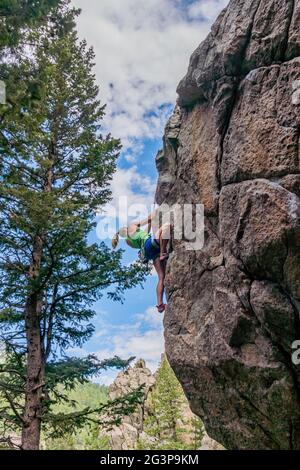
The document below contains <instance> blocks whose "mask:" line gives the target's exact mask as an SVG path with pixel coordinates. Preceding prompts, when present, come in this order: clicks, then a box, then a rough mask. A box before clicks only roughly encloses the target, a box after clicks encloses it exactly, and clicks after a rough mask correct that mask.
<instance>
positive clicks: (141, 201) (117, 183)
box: [97, 166, 155, 239]
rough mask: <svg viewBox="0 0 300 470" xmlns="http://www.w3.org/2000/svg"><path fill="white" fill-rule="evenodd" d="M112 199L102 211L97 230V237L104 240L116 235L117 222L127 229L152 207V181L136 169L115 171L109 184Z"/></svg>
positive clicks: (144, 216)
mask: <svg viewBox="0 0 300 470" xmlns="http://www.w3.org/2000/svg"><path fill="white" fill-rule="evenodd" d="M111 191H112V200H111V201H110V203H109V204H107V206H105V207H104V208H103V209H101V212H100V213H99V215H101V217H100V221H99V224H98V227H97V234H98V236H99V238H101V239H105V238H106V235H108V238H109V237H111V236H113V235H114V234H115V233H116V229H117V225H116V224H117V223H118V224H119V225H120V226H127V225H128V224H129V221H130V220H131V221H132V220H133V219H143V218H146V217H147V215H148V214H149V213H150V212H151V210H152V207H153V204H154V193H155V181H153V180H152V179H151V178H149V177H148V176H146V175H143V174H141V173H139V172H138V168H137V167H136V166H132V167H131V168H127V169H122V168H118V169H117V171H116V173H115V174H114V177H113V180H112V183H111Z"/></svg>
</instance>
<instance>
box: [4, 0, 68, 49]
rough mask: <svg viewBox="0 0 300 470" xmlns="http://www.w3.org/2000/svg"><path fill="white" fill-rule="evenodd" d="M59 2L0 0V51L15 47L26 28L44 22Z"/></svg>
mask: <svg viewBox="0 0 300 470" xmlns="http://www.w3.org/2000/svg"><path fill="white" fill-rule="evenodd" d="M59 3H60V0H0V49H1V48H3V47H15V46H17V45H18V43H19V41H20V39H21V38H22V33H23V32H24V30H25V29H26V28H28V27H33V26H36V25H38V24H39V23H41V22H42V21H44V20H45V17H46V15H47V14H48V13H49V12H50V11H51V9H53V8H55V7H56V6H57V5H58V4H59Z"/></svg>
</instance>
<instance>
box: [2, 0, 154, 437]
mask: <svg viewBox="0 0 300 470" xmlns="http://www.w3.org/2000/svg"><path fill="white" fill-rule="evenodd" d="M13 3H14V4H15V7H16V8H17V4H18V5H21V4H23V3H24V2H21V1H19V2H18V1H15V2H13ZM25 3H26V4H28V5H29V4H30V3H33V2H25ZM34 3H39V4H40V5H41V10H40V15H42V13H41V12H44V11H45V10H43V8H46V6H47V2H46V1H45V2H34ZM48 3H51V2H48ZM53 3H54V2H53ZM68 3H69V2H68V1H63V2H60V7H59V9H58V10H55V12H56V13H55V12H52V15H51V17H48V18H47V21H46V23H45V24H43V25H42V26H41V27H40V28H39V29H35V30H32V31H31V36H30V38H31V41H32V48H31V50H30V52H29V54H28V56H27V57H26V55H25V54H21V55H19V56H18V57H17V59H18V60H17V61H16V63H14V64H13V65H11V64H10V63H7V64H6V72H7V73H9V76H10V80H9V86H8V104H7V105H6V106H5V107H4V108H3V109H2V114H1V116H0V117H1V119H0V122H1V129H0V169H1V177H0V341H1V342H2V343H3V344H4V345H5V363H4V364H3V366H2V370H0V375H1V380H0V399H2V400H3V401H2V403H3V407H2V409H0V412H1V415H2V419H3V423H4V424H3V426H4V428H5V432H10V431H12V432H14V431H15V429H16V426H17V427H19V428H24V426H25V425H24V402H25V398H26V397H28V393H29V392H28V390H29V389H31V386H30V387H28V380H29V379H28V374H29V371H32V370H33V367H35V369H36V371H37V372H34V373H35V374H36V376H33V377H32V380H33V382H35V383H36V384H37V385H36V386H37V390H38V389H41V390H42V394H41V397H40V398H39V399H40V400H41V401H42V408H41V413H40V412H39V411H38V412H37V413H36V414H38V415H39V419H41V420H42V422H43V426H44V428H45V430H46V431H47V432H48V433H51V432H52V434H53V436H54V437H59V436H63V435H64V433H74V431H75V429H76V428H77V427H78V428H82V427H83V426H84V425H85V423H86V422H90V423H92V422H93V418H92V415H93V413H95V412H97V414H98V415H99V414H101V413H104V412H105V413H106V414H107V415H109V417H110V419H111V421H112V422H114V421H116V422H118V420H119V419H120V416H121V415H122V413H123V414H124V413H125V414H126V413H129V412H130V410H131V411H132V410H133V409H134V406H136V403H137V401H138V400H139V396H140V391H137V392H136V393H133V394H131V396H128V397H124V398H123V399H122V400H117V401H115V402H114V403H112V404H110V405H109V404H105V405H102V406H100V407H98V408H97V410H91V409H90V408H89V407H87V408H86V409H84V410H80V411H75V412H70V413H69V414H67V415H65V414H64V413H59V412H55V407H56V406H57V405H58V404H59V403H67V402H68V401H70V395H69V390H73V389H74V387H75V385H76V384H77V383H78V382H80V383H84V382H86V381H87V380H89V379H90V378H91V377H92V376H95V375H97V374H99V373H100V372H101V370H102V369H106V368H107V367H109V366H110V365H112V366H113V367H117V368H119V367H120V366H122V367H123V366H124V364H125V362H126V361H121V362H120V359H118V360H116V358H113V359H112V360H108V361H105V362H101V361H99V360H97V358H95V357H92V356H90V357H88V358H70V357H68V355H67V351H68V350H69V349H70V348H73V347H81V346H82V345H83V344H84V342H85V341H87V340H88V339H89V338H90V337H91V335H92V334H93V332H94V326H93V323H92V320H93V317H94V315H95V311H94V308H93V305H94V304H95V302H97V301H99V300H100V299H101V298H102V296H103V295H104V294H106V295H107V296H108V297H109V298H111V299H112V300H114V301H122V299H123V293H124V291H125V290H126V289H129V288H131V287H133V286H135V285H137V284H138V283H141V282H142V281H143V279H144V275H145V274H146V269H144V268H142V267H140V266H138V265H134V266H130V267H125V266H123V265H122V254H123V253H122V251H116V252H112V251H111V250H110V249H109V248H108V247H107V246H106V245H105V244H104V243H99V244H97V243H93V244H90V243H89V242H88V237H89V234H90V233H91V231H92V230H94V228H95V211H96V209H97V208H99V207H101V206H103V205H105V204H106V203H107V202H108V201H109V200H110V197H111V192H110V188H109V185H110V181H111V179H112V176H113V173H114V171H115V169H116V161H117V158H118V155H119V151H120V148H121V146H120V142H119V141H118V140H116V139H113V138H112V137H111V136H110V135H108V136H103V135H102V134H101V126H102V119H103V116H104V106H102V105H101V103H100V102H99V99H98V91H99V90H98V87H97V85H96V83H95V76H94V72H93V66H94V52H93V50H92V49H89V48H87V45H86V42H85V41H81V42H80V41H78V39H77V34H76V31H75V29H74V24H75V18H76V16H77V14H78V12H77V11H75V10H72V9H68ZM0 5H2V8H4V7H5V8H7V9H9V8H10V7H9V2H5V3H1V4H0ZM0 11H1V9H0ZM13 11H14V12H15V11H16V10H13ZM36 13H37V15H38V12H36ZM24 14H25V13H24ZM8 16H9V15H8ZM62 19H63V20H64V21H62ZM1 24H2V26H3V23H1ZM5 24H7V23H5ZM29 97H30V98H29ZM32 338H34V340H35V341H36V344H35V346H34V347H32ZM29 347H32V354H36V352H37V351H38V352H39V356H38V355H36V356H35V357H34V358H33V356H32V354H27V352H28V351H29V350H28V348H29ZM121 363H122V365H121ZM33 375H34V374H33ZM40 377H42V383H39V382H40ZM59 384H62V385H63V391H62V390H61V389H60V388H59ZM66 391H68V393H66ZM34 392H35V390H34ZM31 393H32V392H31ZM27 424H28V423H26V426H27ZM27 427H28V426H27Z"/></svg>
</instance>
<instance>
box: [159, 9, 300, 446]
mask: <svg viewBox="0 0 300 470" xmlns="http://www.w3.org/2000/svg"><path fill="white" fill-rule="evenodd" d="M178 95H179V99H178V104H177V106H176V108H175V111H174V114H173V116H172V118H171V119H170V121H169V123H168V124H167V127H166V132H165V136H164V148H163V150H162V151H161V152H160V153H159V154H158V156H157V168H158V171H159V179H158V186H157V192H156V200H157V202H158V203H163V202H166V203H168V204H170V205H172V204H176V203H181V204H184V203H203V204H204V206H205V224H206V230H205V245H204V248H203V249H202V251H186V250H185V248H184V244H183V243H182V242H178V241H176V240H175V242H174V253H173V255H172V256H171V258H170V260H169V263H168V274H167V279H166V285H167V292H168V296H169V302H168V308H167V311H166V315H165V338H166V350H167V356H168V359H169V362H170V364H171V365H172V367H173V369H174V371H175V372H176V375H177V377H178V378H179V380H180V382H181V384H182V386H183V388H184V390H185V393H186V395H187V397H188V399H189V402H190V405H191V408H192V410H193V412H194V413H196V414H197V415H198V416H200V417H201V418H202V420H203V421H204V424H205V426H206V429H207V432H208V434H209V435H210V436H211V437H212V438H214V439H216V440H218V441H219V442H222V443H223V444H224V446H225V447H226V448H229V449H300V386H299V380H300V370H299V366H297V365H295V364H293V362H292V360H291V355H292V349H291V348H292V343H293V342H294V341H295V340H299V339H300V317H299V312H300V163H299V161H300V151H299V148H300V147H299V140H300V106H299V105H300V0H231V1H230V3H229V5H228V7H227V8H226V9H225V10H223V11H222V13H221V14H220V16H219V17H218V19H217V20H216V22H215V24H214V25H213V27H212V30H211V33H210V34H209V35H208V37H207V38H206V39H205V41H204V42H203V43H202V44H200V46H199V47H198V48H197V49H196V51H195V52H194V53H193V55H192V57H191V60H190V65H189V68H188V72H187V75H186V76H185V78H184V79H183V80H182V81H181V82H180V84H179V86H178Z"/></svg>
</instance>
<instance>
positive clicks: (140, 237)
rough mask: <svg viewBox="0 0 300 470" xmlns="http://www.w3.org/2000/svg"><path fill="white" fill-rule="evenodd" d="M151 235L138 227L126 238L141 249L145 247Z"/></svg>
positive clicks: (133, 245) (134, 246)
mask: <svg viewBox="0 0 300 470" xmlns="http://www.w3.org/2000/svg"><path fill="white" fill-rule="evenodd" d="M149 237H150V235H149V233H147V232H145V230H141V229H138V230H137V231H136V232H135V233H134V234H133V235H131V237H129V236H128V237H127V238H126V240H128V241H129V242H130V243H131V245H132V247H133V248H136V249H138V250H140V249H141V248H143V247H144V245H145V243H146V241H147V240H148V238H149Z"/></svg>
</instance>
